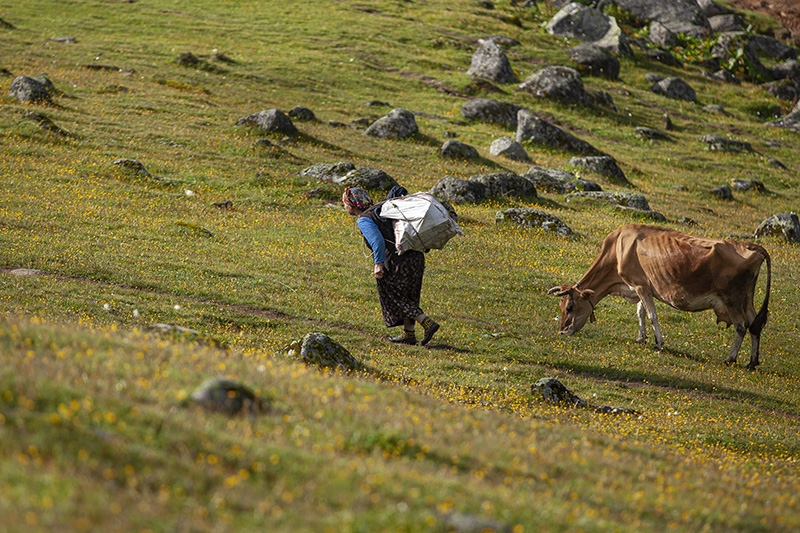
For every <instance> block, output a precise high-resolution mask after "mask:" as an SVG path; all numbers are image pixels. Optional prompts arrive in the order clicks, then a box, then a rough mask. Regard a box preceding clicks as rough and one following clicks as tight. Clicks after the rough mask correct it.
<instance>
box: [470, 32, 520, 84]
mask: <svg viewBox="0 0 800 533" xmlns="http://www.w3.org/2000/svg"><path fill="white" fill-rule="evenodd" d="M467 75H468V76H474V77H478V78H486V79H489V80H491V81H493V82H495V83H516V82H517V81H518V80H517V75H516V74H514V71H513V70H512V68H511V64H510V63H509V62H508V58H507V57H506V53H505V52H504V51H503V49H502V48H500V47H499V46H498V45H497V43H496V42H495V41H493V40H484V41H483V44H481V46H480V47H479V48H478V50H477V51H476V52H475V53H474V54H473V55H472V62H471V63H470V67H469V70H467Z"/></svg>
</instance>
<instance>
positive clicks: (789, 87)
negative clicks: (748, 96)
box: [759, 79, 800, 102]
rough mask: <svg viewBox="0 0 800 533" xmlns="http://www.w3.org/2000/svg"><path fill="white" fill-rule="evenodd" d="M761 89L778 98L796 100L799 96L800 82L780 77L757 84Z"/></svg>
mask: <svg viewBox="0 0 800 533" xmlns="http://www.w3.org/2000/svg"><path fill="white" fill-rule="evenodd" d="M759 87H761V88H762V89H764V90H765V91H767V92H768V93H769V94H771V95H772V96H774V97H775V98H777V99H779V100H788V101H790V102H793V101H796V100H797V98H798V96H800V84H798V83H797V82H796V81H794V80H790V79H782V80H776V81H770V82H767V83H762V84H761V85H759Z"/></svg>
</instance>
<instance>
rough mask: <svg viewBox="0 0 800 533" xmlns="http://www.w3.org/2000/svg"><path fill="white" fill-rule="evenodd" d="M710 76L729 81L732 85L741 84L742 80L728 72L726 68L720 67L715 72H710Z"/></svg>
mask: <svg viewBox="0 0 800 533" xmlns="http://www.w3.org/2000/svg"><path fill="white" fill-rule="evenodd" d="M711 77H712V78H714V79H715V80H720V81H724V82H725V83H731V84H733V85H741V84H742V80H740V79H739V78H737V77H736V76H734V75H733V74H731V73H730V72H728V71H727V70H725V69H723V68H721V69H719V70H718V71H716V72H713V73H711Z"/></svg>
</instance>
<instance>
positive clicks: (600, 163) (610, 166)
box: [569, 155, 630, 185]
mask: <svg viewBox="0 0 800 533" xmlns="http://www.w3.org/2000/svg"><path fill="white" fill-rule="evenodd" d="M569 164H570V165H574V166H576V167H581V168H585V169H587V170H589V171H591V172H596V173H597V174H600V175H601V176H605V177H606V178H608V180H609V181H611V182H612V183H616V184H618V185H630V183H629V182H628V179H627V178H626V177H625V173H624V172H623V171H622V169H621V168H619V165H618V164H617V162H616V160H615V159H614V158H613V157H611V156H610V155H601V156H593V157H573V158H572V159H570V160H569Z"/></svg>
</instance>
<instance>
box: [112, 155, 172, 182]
mask: <svg viewBox="0 0 800 533" xmlns="http://www.w3.org/2000/svg"><path fill="white" fill-rule="evenodd" d="M111 164H112V165H116V166H118V167H120V168H122V169H124V170H125V171H126V172H129V173H132V174H134V175H137V176H140V177H143V178H151V179H155V180H161V178H159V177H157V176H154V175H153V174H151V173H150V171H148V170H147V169H146V168H145V166H144V164H143V163H142V162H141V161H139V160H137V159H128V158H121V159H115V160H114V161H112V162H111Z"/></svg>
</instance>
